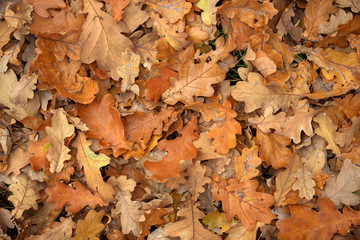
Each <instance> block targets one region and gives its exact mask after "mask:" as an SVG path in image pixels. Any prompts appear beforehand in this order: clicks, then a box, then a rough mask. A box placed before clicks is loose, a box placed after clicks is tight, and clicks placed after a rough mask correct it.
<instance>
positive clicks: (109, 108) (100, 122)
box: [78, 94, 131, 157]
mask: <svg viewBox="0 0 360 240" xmlns="http://www.w3.org/2000/svg"><path fill="white" fill-rule="evenodd" d="M78 115H79V117H80V118H81V120H82V121H83V122H84V123H86V125H87V127H88V128H89V129H90V130H89V131H87V132H86V133H85V134H86V136H87V137H89V138H97V139H99V142H100V144H101V145H102V146H103V148H111V149H112V151H113V155H114V156H115V157H118V156H120V155H121V154H122V153H124V152H125V151H126V150H128V149H131V146H130V145H129V143H128V142H127V141H126V139H125V132H124V126H123V123H122V121H121V117H120V113H119V111H118V110H117V109H116V108H115V99H114V97H113V96H111V95H110V94H107V95H105V96H104V97H103V98H102V99H101V102H100V103H97V102H96V101H94V102H92V103H91V104H89V105H81V104H79V105H78Z"/></svg>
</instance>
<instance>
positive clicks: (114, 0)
mask: <svg viewBox="0 0 360 240" xmlns="http://www.w3.org/2000/svg"><path fill="white" fill-rule="evenodd" d="M105 2H106V3H109V4H110V5H111V6H112V8H111V11H112V12H113V14H114V20H115V21H120V20H121V18H122V15H123V14H124V11H123V10H124V8H126V6H127V5H128V4H129V3H130V0H105Z"/></svg>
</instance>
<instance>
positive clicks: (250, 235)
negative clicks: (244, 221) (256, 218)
mask: <svg viewBox="0 0 360 240" xmlns="http://www.w3.org/2000/svg"><path fill="white" fill-rule="evenodd" d="M262 226H271V225H265V224H264V223H262V222H257V223H256V227H255V229H254V230H248V229H246V227H244V226H243V225H240V224H238V225H236V226H234V227H232V228H230V229H229V230H227V231H226V233H228V234H229V235H228V236H227V237H226V240H252V239H256V236H257V232H258V229H259V228H260V227H262Z"/></svg>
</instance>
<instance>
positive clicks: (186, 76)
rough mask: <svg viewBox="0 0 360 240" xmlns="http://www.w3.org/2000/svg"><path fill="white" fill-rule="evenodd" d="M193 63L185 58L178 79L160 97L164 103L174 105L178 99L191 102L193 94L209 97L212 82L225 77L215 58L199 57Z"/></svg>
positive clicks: (214, 82)
mask: <svg viewBox="0 0 360 240" xmlns="http://www.w3.org/2000/svg"><path fill="white" fill-rule="evenodd" d="M200 61H201V62H200V63H198V64H195V63H194V62H193V60H192V59H188V60H186V61H185V62H184V63H183V64H182V65H181V68H180V70H179V81H176V82H175V84H174V86H173V87H171V88H170V89H168V90H166V91H165V92H164V93H163V95H162V98H163V100H164V102H165V103H167V104H170V105H174V104H175V103H177V102H178V101H180V102H182V103H185V104H189V103H193V102H194V99H193V96H204V97H211V96H212V95H213V94H214V89H213V87H212V86H211V85H212V84H216V83H220V82H222V81H223V80H224V79H225V73H224V72H223V71H222V70H221V69H220V67H219V65H218V64H217V63H216V59H212V60H211V61H210V62H207V61H206V59H204V58H203V59H201V60H200Z"/></svg>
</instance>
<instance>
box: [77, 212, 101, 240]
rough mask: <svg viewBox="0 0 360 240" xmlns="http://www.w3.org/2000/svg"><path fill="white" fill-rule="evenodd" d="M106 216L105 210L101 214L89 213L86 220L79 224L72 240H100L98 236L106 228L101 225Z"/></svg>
mask: <svg viewBox="0 0 360 240" xmlns="http://www.w3.org/2000/svg"><path fill="white" fill-rule="evenodd" d="M104 214H105V212H104V210H101V211H100V212H96V211H95V210H91V211H90V212H88V214H87V215H86V217H85V219H84V220H79V221H78V222H77V224H76V233H75V237H72V238H71V240H82V239H91V240H99V238H98V237H97V236H98V235H99V233H101V232H102V230H103V229H104V228H105V226H104V224H102V223H101V219H102V218H103V216H104Z"/></svg>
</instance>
